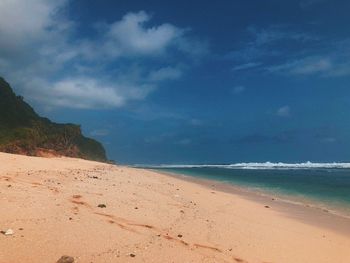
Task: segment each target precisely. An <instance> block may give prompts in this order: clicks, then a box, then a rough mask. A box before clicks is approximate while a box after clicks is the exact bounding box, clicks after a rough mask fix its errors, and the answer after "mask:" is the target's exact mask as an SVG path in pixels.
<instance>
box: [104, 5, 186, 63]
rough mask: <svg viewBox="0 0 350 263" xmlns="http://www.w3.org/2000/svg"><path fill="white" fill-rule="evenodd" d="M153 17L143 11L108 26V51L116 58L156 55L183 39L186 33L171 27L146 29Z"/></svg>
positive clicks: (126, 16) (166, 25) (163, 25)
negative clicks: (129, 55) (121, 56)
mask: <svg viewBox="0 0 350 263" xmlns="http://www.w3.org/2000/svg"><path fill="white" fill-rule="evenodd" d="M150 19H151V16H150V15H148V14H147V13H145V12H143V11H141V12H138V13H129V14H127V15H125V16H124V17H123V18H122V20H121V21H118V22H115V23H113V24H111V25H109V26H108V31H107V33H106V38H107V42H106V44H105V48H106V50H108V51H109V52H110V54H113V55H115V56H120V55H128V54H131V55H135V54H136V55H137V54H143V55H155V54H159V53H162V52H164V51H165V49H166V48H167V47H169V46H171V45H174V44H175V42H176V40H177V39H178V38H181V37H182V35H183V33H184V31H183V30H181V29H179V28H177V27H175V26H173V25H171V24H162V25H160V26H154V27H149V28H147V27H146V23H147V22H149V21H150Z"/></svg>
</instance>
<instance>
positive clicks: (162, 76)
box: [149, 67, 182, 82]
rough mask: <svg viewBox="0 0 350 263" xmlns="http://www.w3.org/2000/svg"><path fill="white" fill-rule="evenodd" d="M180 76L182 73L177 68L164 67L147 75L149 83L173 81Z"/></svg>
mask: <svg viewBox="0 0 350 263" xmlns="http://www.w3.org/2000/svg"><path fill="white" fill-rule="evenodd" d="M181 76H182V71H181V70H180V69H179V68H173V67H164V68H161V69H158V70H155V71H152V72H151V73H150V74H149V80H150V81H156V82H158V81H164V80H174V79H178V78H180V77H181Z"/></svg>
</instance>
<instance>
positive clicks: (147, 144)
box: [0, 0, 350, 164]
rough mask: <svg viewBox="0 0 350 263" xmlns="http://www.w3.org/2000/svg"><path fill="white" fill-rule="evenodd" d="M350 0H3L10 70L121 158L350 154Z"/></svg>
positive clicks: (43, 103) (52, 110)
mask: <svg viewBox="0 0 350 263" xmlns="http://www.w3.org/2000/svg"><path fill="white" fill-rule="evenodd" d="M349 11H350V1H347V0H333V1H330V0H284V1H280V0H249V1H247V0H220V1H215V2H214V1H197V0H186V1H183V0H178V1H164V0H148V1H142V0H128V1H123V0H120V1H114V0H100V1H93V0H57V1H50V0H0V76H2V77H4V78H5V79H6V80H7V81H8V82H10V84H11V85H12V87H13V88H14V90H15V92H16V93H18V94H20V95H23V96H24V98H25V100H26V101H27V102H29V103H30V104H31V105H33V106H34V108H35V110H36V111H37V112H38V113H40V114H41V115H43V116H46V117H49V118H50V119H51V120H53V121H56V122H63V123H67V122H70V123H78V124H81V125H82V129H83V132H84V134H85V135H86V136H89V137H93V138H95V139H97V140H99V141H101V142H102V143H103V145H104V146H105V148H106V150H107V154H108V157H109V158H110V159H112V160H115V161H116V162H117V163H122V164H180V163H182V164H194V163H196V164H203V163H211V164H213V163H215V164H221V163H236V162H265V161H271V162H279V161H280V162H302V161H314V162H316V161H317V162H333V161H350V122H349V116H350V87H349V83H350V27H349V25H350V16H349Z"/></svg>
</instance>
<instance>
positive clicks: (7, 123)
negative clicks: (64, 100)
mask: <svg viewBox="0 0 350 263" xmlns="http://www.w3.org/2000/svg"><path fill="white" fill-rule="evenodd" d="M0 151H3V152H7V153H17V154H25V155H32V156H48V155H50V156H68V157H78V158H83V159H89V160H96V161H106V160H107V158H106V153H105V150H104V148H103V146H102V144H101V143H99V142H97V141H95V140H93V139H90V138H87V137H85V136H83V135H82V132H81V128H80V126H79V125H75V124H58V123H54V122H52V121H50V120H49V119H47V118H42V117H40V116H39V115H38V114H37V113H36V112H35V111H34V110H33V108H32V107H31V106H30V105H29V104H27V103H26V102H25V101H24V100H23V97H21V96H16V94H15V93H14V92H13V90H12V89H11V87H10V85H9V84H8V83H7V82H6V81H5V80H4V79H3V78H1V77H0Z"/></svg>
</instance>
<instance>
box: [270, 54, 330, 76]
mask: <svg viewBox="0 0 350 263" xmlns="http://www.w3.org/2000/svg"><path fill="white" fill-rule="evenodd" d="M331 68H332V62H331V60H330V59H328V58H319V57H316V58H315V57H310V58H305V59H300V60H295V61H291V62H287V63H285V64H281V65H276V66H271V67H269V68H267V69H268V71H270V72H284V73H289V74H295V75H309V74H316V73H322V72H327V71H329V70H330V69H331Z"/></svg>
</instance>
